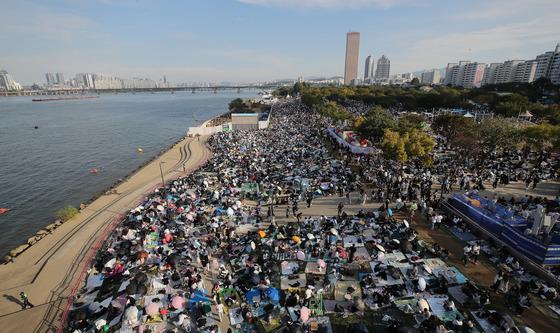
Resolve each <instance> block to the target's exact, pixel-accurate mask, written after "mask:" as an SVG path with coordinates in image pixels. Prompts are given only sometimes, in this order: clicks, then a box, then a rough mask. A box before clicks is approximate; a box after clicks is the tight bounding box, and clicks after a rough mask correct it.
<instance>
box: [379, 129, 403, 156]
mask: <svg viewBox="0 0 560 333" xmlns="http://www.w3.org/2000/svg"><path fill="white" fill-rule="evenodd" d="M404 136H408V135H407V134H404ZM404 136H403V135H401V134H400V133H399V132H397V131H393V130H392V129H389V128H387V129H385V131H384V134H383V142H382V143H381V150H382V151H383V157H384V158H385V159H388V160H393V161H398V162H400V163H404V162H406V161H407V160H408V155H407V154H406V148H405V142H406V141H407V138H405V137H404Z"/></svg>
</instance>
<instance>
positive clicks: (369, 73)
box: [364, 55, 373, 80]
mask: <svg viewBox="0 0 560 333" xmlns="http://www.w3.org/2000/svg"><path fill="white" fill-rule="evenodd" d="M372 77H373V57H372V56H370V55H369V56H367V58H366V67H365V68H364V80H367V79H369V78H372Z"/></svg>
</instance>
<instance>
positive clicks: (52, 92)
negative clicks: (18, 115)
mask: <svg viewBox="0 0 560 333" xmlns="http://www.w3.org/2000/svg"><path fill="white" fill-rule="evenodd" d="M280 86H281V85H280V84H270V85H236V86H196V87H195V86H193V87H170V88H118V89H117V88H115V89H79V88H68V89H53V90H19V91H0V96H41V95H44V96H51V95H52V96H54V95H91V94H130V93H132V94H135V93H154V94H155V93H165V92H167V93H171V94H173V93H175V92H190V93H193V94H195V93H196V92H203V91H210V92H213V93H218V92H219V91H237V92H238V93H240V92H241V91H244V90H268V89H275V88H278V87H280Z"/></svg>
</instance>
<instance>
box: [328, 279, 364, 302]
mask: <svg viewBox="0 0 560 333" xmlns="http://www.w3.org/2000/svg"><path fill="white" fill-rule="evenodd" d="M348 287H352V288H354V292H353V293H352V298H354V296H360V295H361V294H362V288H361V287H360V283H359V282H358V281H356V280H353V281H352V280H350V281H338V282H337V283H336V285H335V287H334V299H335V300H336V301H344V300H345V298H344V295H346V293H347V290H348Z"/></svg>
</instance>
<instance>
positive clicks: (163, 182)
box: [159, 161, 165, 187]
mask: <svg viewBox="0 0 560 333" xmlns="http://www.w3.org/2000/svg"><path fill="white" fill-rule="evenodd" d="M164 163H165V162H163V161H159V172H160V174H161V186H162V187H165V179H163V169H162V168H161V165H162V164H164Z"/></svg>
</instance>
